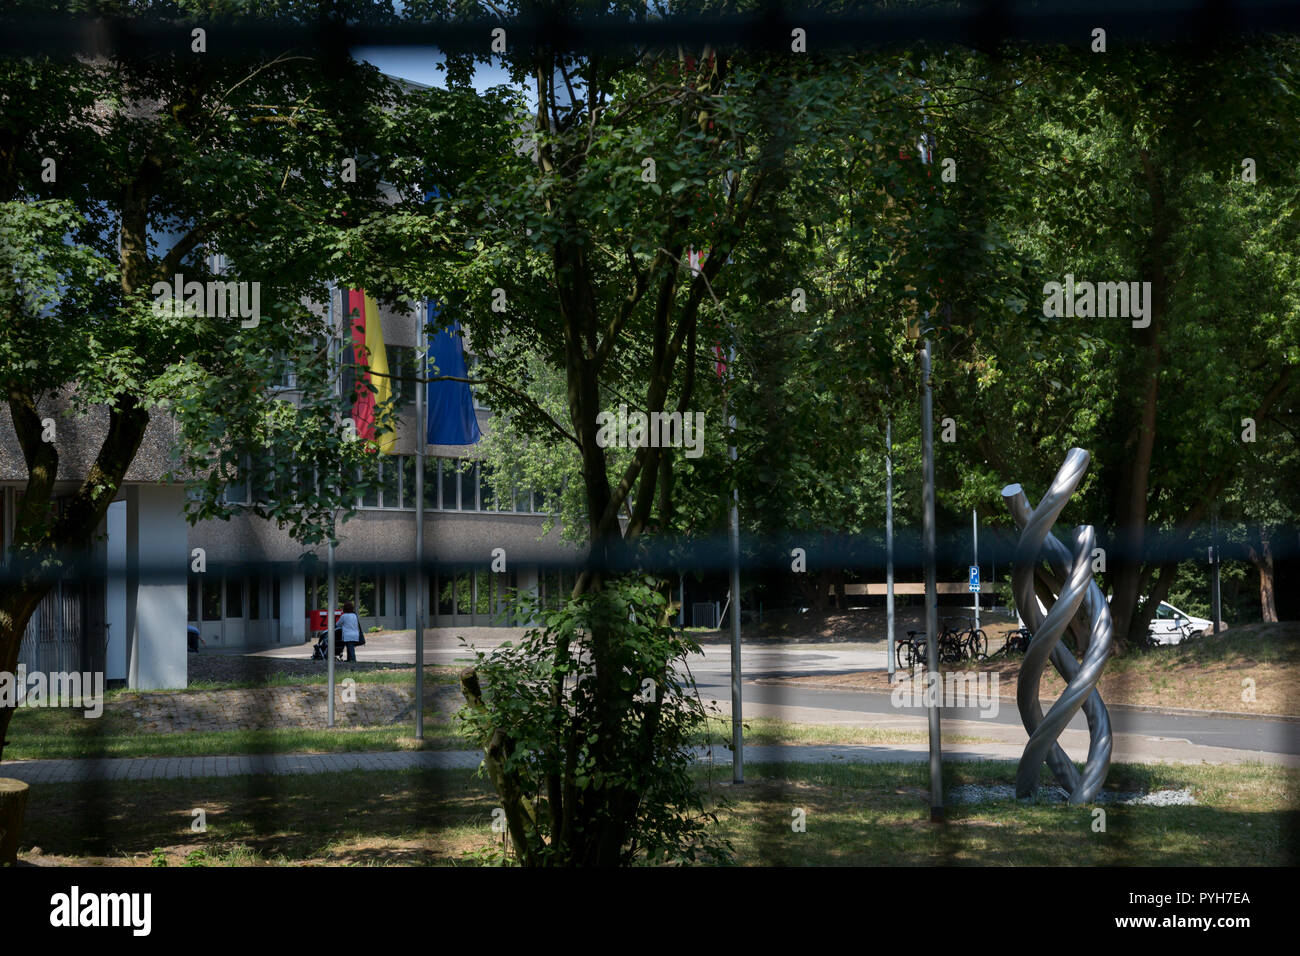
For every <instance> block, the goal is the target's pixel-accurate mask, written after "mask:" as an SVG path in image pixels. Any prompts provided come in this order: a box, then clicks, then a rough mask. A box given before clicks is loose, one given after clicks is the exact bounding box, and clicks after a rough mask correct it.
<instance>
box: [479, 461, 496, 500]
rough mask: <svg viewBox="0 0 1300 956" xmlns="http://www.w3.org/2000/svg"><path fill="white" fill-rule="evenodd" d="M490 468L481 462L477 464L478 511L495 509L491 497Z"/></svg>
mask: <svg viewBox="0 0 1300 956" xmlns="http://www.w3.org/2000/svg"><path fill="white" fill-rule="evenodd" d="M491 479H492V469H490V468H489V467H488V466H487V465H485V464H483V463H481V462H480V463H479V466H478V500H479V510H480V511H496V506H495V504H494V502H493V499H492V480H491Z"/></svg>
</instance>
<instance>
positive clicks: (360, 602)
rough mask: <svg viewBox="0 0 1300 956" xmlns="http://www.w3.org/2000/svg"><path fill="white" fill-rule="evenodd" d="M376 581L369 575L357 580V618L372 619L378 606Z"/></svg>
mask: <svg viewBox="0 0 1300 956" xmlns="http://www.w3.org/2000/svg"><path fill="white" fill-rule="evenodd" d="M375 597H376V594H375V579H374V578H373V577H372V576H371V575H369V574H367V575H363V576H362V577H360V578H358V579H357V617H371V616H373V615H374V613H375V608H376V606H377V604H376V601H375Z"/></svg>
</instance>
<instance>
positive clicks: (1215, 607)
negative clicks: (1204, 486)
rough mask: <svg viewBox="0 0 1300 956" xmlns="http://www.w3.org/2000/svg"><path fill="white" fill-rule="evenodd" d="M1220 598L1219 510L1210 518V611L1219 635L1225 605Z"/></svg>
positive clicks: (1216, 632) (1215, 510)
mask: <svg viewBox="0 0 1300 956" xmlns="http://www.w3.org/2000/svg"><path fill="white" fill-rule="evenodd" d="M1220 601H1221V599H1220V596H1219V509H1218V507H1217V506H1216V507H1215V509H1214V512H1213V514H1211V516H1210V610H1211V611H1212V612H1213V616H1214V633H1215V634H1218V633H1219V618H1221V617H1222V616H1223V605H1222V603H1220Z"/></svg>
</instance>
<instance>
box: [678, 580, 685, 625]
mask: <svg viewBox="0 0 1300 956" xmlns="http://www.w3.org/2000/svg"><path fill="white" fill-rule="evenodd" d="M677 626H678V627H685V626H686V575H684V574H682V572H680V571H678V572H677Z"/></svg>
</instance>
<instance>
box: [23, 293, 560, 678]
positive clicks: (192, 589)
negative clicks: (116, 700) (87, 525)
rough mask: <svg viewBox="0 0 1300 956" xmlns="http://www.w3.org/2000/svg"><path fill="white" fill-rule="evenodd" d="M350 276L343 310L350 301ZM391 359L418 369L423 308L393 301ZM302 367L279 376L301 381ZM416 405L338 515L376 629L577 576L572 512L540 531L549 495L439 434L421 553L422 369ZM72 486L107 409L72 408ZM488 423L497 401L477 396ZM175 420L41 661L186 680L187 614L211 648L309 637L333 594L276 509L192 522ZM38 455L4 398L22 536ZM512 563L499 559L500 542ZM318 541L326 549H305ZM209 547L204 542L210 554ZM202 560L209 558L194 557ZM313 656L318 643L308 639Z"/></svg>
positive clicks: (64, 588)
mask: <svg viewBox="0 0 1300 956" xmlns="http://www.w3.org/2000/svg"><path fill="white" fill-rule="evenodd" d="M343 294H344V293H343V292H342V290H336V291H335V292H334V296H335V302H334V303H333V309H332V311H330V310H326V309H322V310H321V312H322V317H324V315H326V314H332V315H335V316H339V315H342V314H343V304H342V297H343ZM381 316H382V321H383V329H384V338H385V343H386V346H387V350H388V361H389V365H390V368H391V369H392V370H393V371H394V374H398V375H400V374H406V373H409V372H411V371H413V370H414V368H415V363H416V359H417V356H418V347H417V343H418V336H419V333H420V330H419V316H418V315H416V314H414V313H410V314H400V313H394V312H392V311H390V310H387V309H381ZM293 386H294V382H293V380H292V373H289V374H288V375H287V377H286V379H285V380H284V381H282V382H281V383H280V385H279V386H278V387H279V388H280V389H281V390H283V391H285V392H287V393H290V394H286V395H284V396H283V397H285V398H289V399H291V398H292V394H291V393H292V391H293ZM398 394H399V398H400V399H401V400H402V402H403V404H402V408H403V414H402V417H401V420H400V422H399V425H398V429H397V446H396V449H395V454H393V455H385V456H381V463H380V467H381V478H382V488H381V489H380V490H379V491H378V492H376V493H374V494H372V495H369V496H367V497H366V498H364V499H362V500H361V501H360V502H359V505H360V510H359V512H358V513H357V514H356V515H355V516H354V517H353V518H352V519H351V520H350V521H348V522H346V523H344V524H342V525H340V527H339V538H340V543H339V546H338V547H337V548H336V549H335V562H336V571H337V581H338V603H339V604H340V605H341V604H342V603H343V602H344V601H348V600H351V601H352V602H353V603H354V604H356V605H357V610H358V615H359V617H360V619H361V624H362V627H363V629H365V628H370V627H374V626H379V627H384V628H411V627H414V626H415V615H416V607H417V604H416V600H415V595H416V594H417V593H418V591H417V589H423V590H424V592H425V594H426V595H427V599H426V600H427V605H426V606H427V608H428V610H427V618H426V623H427V625H429V626H442V625H452V626H455V625H475V626H482V625H494V624H505V623H516V622H508V621H506V620H505V619H504V609H505V597H506V592H507V590H508V589H511V588H519V589H523V590H528V591H532V592H533V593H535V594H538V595H539V596H540V597H541V598H542V599H543V600H544V601H545V602H546V603H548V604H551V603H555V602H558V600H559V599H560V597H561V595H562V594H564V593H567V591H568V590H570V589H571V588H572V583H573V580H572V573H571V572H570V571H568V570H561V566H562V565H563V566H565V567H566V568H567V567H568V566H570V565H571V564H572V563H573V562H574V560H575V559H576V558H577V557H578V555H577V553H576V552H575V551H574V549H573V548H572V547H571V546H568V545H565V544H563V543H561V541H560V534H559V529H558V527H557V528H555V529H553V530H552V531H551V532H550V533H549V534H548V535H546V536H544V537H543V536H542V534H541V532H542V527H543V524H544V522H545V515H544V514H543V513H542V512H541V508H542V496H541V495H540V494H537V493H535V492H534V490H533V489H515V491H514V494H513V495H512V496H511V500H509V501H504V500H502V501H496V500H495V499H494V496H493V494H492V490H491V488H490V486H489V484H488V482H486V481H485V480H484V475H483V474H482V472H481V469H480V467H479V464H478V461H477V457H478V451H477V446H474V445H470V446H451V445H430V446H427V447H426V449H425V456H426V457H425V459H424V468H425V483H424V487H425V509H426V510H425V520H424V553H423V563H424V567H425V568H426V569H427V570H426V572H425V573H423V574H417V571H416V564H415V516H416V511H415V482H414V476H415V468H416V461H417V458H416V453H417V444H416V443H417V441H418V440H419V438H420V436H419V434H418V425H417V423H416V421H415V414H414V412H415V404H414V401H415V383H407V384H405V385H399V387H398ZM59 404H60V403H59V402H57V401H55V400H47V401H46V402H44V403H43V404H42V407H41V411H42V414H43V415H50V416H51V417H54V418H55V419H56V421H57V422H58V434H57V442H58V448H59V454H60V461H59V473H58V484H57V485H56V495H57V494H58V493H59V491H66V493H71V492H72V491H73V490H74V489H75V488H76V487H77V486H78V484H79V482H80V479H81V477H82V476H83V475H85V473H86V470H87V468H88V467H89V465H90V463H91V461H92V460H93V457H94V454H95V452H96V451H97V450H98V448H99V446H100V443H101V441H102V439H103V436H104V433H105V430H106V427H107V413H106V411H105V410H103V409H99V410H97V413H96V414H92V415H90V416H89V417H87V418H84V419H75V418H64V417H62V416H60V415H59V414H58V411H59ZM475 414H476V416H477V418H478V421H479V426H480V429H481V430H482V431H483V432H484V433H487V431H488V430H489V429H490V428H491V417H492V413H491V411H490V410H488V409H486V408H483V407H479V406H477V404H476V409H475ZM176 432H177V429H176V427H175V424H174V423H173V422H172V421H171V420H170V419H169V418H168V417H167V416H166V415H165V414H158V413H155V415H154V417H153V419H152V421H151V423H150V425H149V429H148V432H147V434H146V437H145V441H144V444H143V445H142V447H141V449H140V451H139V453H138V454H137V456H136V459H135V461H134V462H133V463H132V466H131V468H130V470H129V471H128V473H127V476H126V479H125V481H124V482H123V485H122V487H121V489H120V491H119V493H118V495H117V497H116V499H115V500H114V501H113V503H112V504H111V505H110V506H109V509H108V514H107V516H106V518H105V521H104V522H103V525H102V527H101V528H100V534H99V535H98V536H97V539H96V541H95V542H94V543H93V549H92V554H93V559H92V560H93V565H94V572H95V573H93V574H92V575H91V576H89V577H87V578H85V579H84V580H79V581H68V582H66V583H65V584H63V585H61V586H60V587H59V588H56V589H55V591H54V592H52V593H51V595H50V596H49V597H47V599H46V600H45V601H44V602H43V603H42V605H41V608H40V609H39V610H38V612H37V614H36V615H35V616H34V617H33V619H32V621H31V623H30V624H29V626H28V629H27V633H26V635H25V637H24V641H23V648H22V653H21V657H20V660H21V661H22V662H23V663H26V664H27V666H28V668H29V670H35V669H40V670H46V671H50V670H97V669H99V668H101V667H102V669H103V670H104V672H105V678H106V680H107V681H108V682H109V683H110V686H112V685H121V684H125V685H127V686H130V687H132V688H138V689H150V688H162V687H183V686H185V684H186V673H187V660H188V658H187V645H186V625H187V623H188V624H192V625H194V626H196V627H198V629H199V632H200V634H201V636H202V638H203V641H204V645H203V650H204V651H212V650H218V649H252V648H256V647H264V646H275V645H283V644H302V643H303V642H304V641H306V640H308V639H309V638H310V636H311V635H310V634H309V613H310V612H311V611H312V610H315V609H323V608H324V607H325V606H326V594H327V583H326V574H325V568H326V558H327V550H326V548H325V546H324V545H321V546H318V547H315V548H306V547H305V546H304V545H302V544H301V543H299V542H296V541H294V540H292V539H291V538H290V537H289V535H288V533H287V532H286V531H282V530H279V529H277V528H276V527H275V525H274V524H273V523H272V522H269V521H266V520H263V519H260V518H257V517H255V516H252V515H242V516H237V517H234V518H232V519H230V520H228V521H203V522H199V523H198V524H196V525H194V526H191V525H190V524H189V523H188V522H187V521H186V520H185V518H184V517H183V510H184V505H185V494H186V492H185V488H184V486H183V485H180V484H173V483H167V482H166V481H165V479H164V475H165V474H166V473H167V472H168V470H169V463H170V459H171V451H172V449H173V448H174V446H175V443H176V440H177V434H176ZM26 479H27V472H26V466H25V463H24V462H23V459H22V455H21V452H20V450H19V446H18V442H17V437H16V435H15V434H14V431H13V426H12V423H11V420H10V418H9V414H8V410H7V407H6V408H2V409H0V535H2V538H3V545H4V548H3V552H4V553H7V552H8V550H9V546H10V544H11V542H12V529H13V519H14V514H15V508H16V503H17V502H18V501H19V500H20V497H21V495H22V492H23V488H24V486H25V483H26ZM261 493H262V490H261V489H258V488H250V487H248V486H247V485H244V486H243V487H231V488H229V489H228V490H227V496H228V498H229V499H230V500H232V501H236V502H240V503H248V502H249V501H250V500H251V496H254V495H258V494H261ZM497 548H501V549H504V552H505V559H506V570H505V571H504V572H493V571H492V570H491V568H492V558H493V551H494V549H497ZM304 552H306V553H308V554H310V555H313V556H314V560H313V559H312V558H304ZM200 556H201V558H200ZM196 568H200V569H196ZM303 653H304V656H307V654H308V653H309V652H308V651H307V650H306V649H304V652H303Z"/></svg>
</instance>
